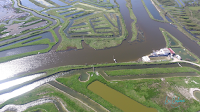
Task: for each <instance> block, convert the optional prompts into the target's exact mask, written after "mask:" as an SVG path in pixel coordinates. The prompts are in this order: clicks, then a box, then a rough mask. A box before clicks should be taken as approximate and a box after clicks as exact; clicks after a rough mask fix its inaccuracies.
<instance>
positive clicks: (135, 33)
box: [126, 0, 137, 41]
mask: <svg viewBox="0 0 200 112" xmlns="http://www.w3.org/2000/svg"><path fill="white" fill-rule="evenodd" d="M126 2H127V3H126V6H127V7H128V10H129V13H130V17H131V19H132V20H133V22H132V23H131V26H132V38H131V41H134V40H135V39H137V28H136V23H137V18H136V16H135V15H134V13H133V10H132V4H131V1H130V0H126Z"/></svg>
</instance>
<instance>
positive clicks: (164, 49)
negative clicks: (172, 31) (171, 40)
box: [160, 48, 171, 55]
mask: <svg viewBox="0 0 200 112" xmlns="http://www.w3.org/2000/svg"><path fill="white" fill-rule="evenodd" d="M170 53H171V52H170V50H169V49H168V48H163V49H160V54H162V55H169V54H170Z"/></svg>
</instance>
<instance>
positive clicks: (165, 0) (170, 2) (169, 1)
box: [158, 0, 175, 6]
mask: <svg viewBox="0 0 200 112" xmlns="http://www.w3.org/2000/svg"><path fill="white" fill-rule="evenodd" d="M158 2H160V3H161V4H163V5H165V6H174V5H175V1H173V0H158Z"/></svg>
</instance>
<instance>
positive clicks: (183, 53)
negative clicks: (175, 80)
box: [172, 47, 196, 62]
mask: <svg viewBox="0 0 200 112" xmlns="http://www.w3.org/2000/svg"><path fill="white" fill-rule="evenodd" d="M172 49H173V51H174V52H176V54H178V55H180V56H181V58H182V59H183V60H186V61H193V62H195V61H196V59H195V58H194V57H193V56H192V55H191V54H189V53H188V52H187V51H185V50H184V49H182V48H180V47H178V48H172Z"/></svg>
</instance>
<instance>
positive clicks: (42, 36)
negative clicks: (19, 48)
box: [0, 32, 54, 49]
mask: <svg viewBox="0 0 200 112" xmlns="http://www.w3.org/2000/svg"><path fill="white" fill-rule="evenodd" d="M39 36H41V38H39V39H36V40H33V41H29V42H26V43H23V44H27V43H31V42H35V41H38V40H41V39H45V38H47V39H49V40H50V42H54V38H53V36H52V34H51V33H50V32H45V33H42V34H38V35H34V36H31V37H27V38H25V39H21V40H19V41H15V42H12V43H10V44H6V45H3V46H0V49H1V48H4V47H8V46H11V45H14V44H17V43H19V42H23V41H25V40H29V39H33V38H35V37H39Z"/></svg>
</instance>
